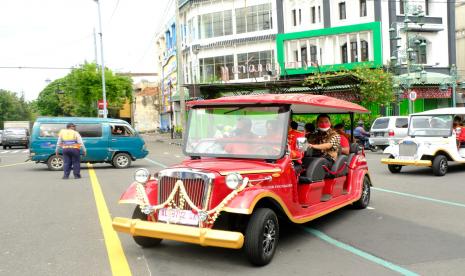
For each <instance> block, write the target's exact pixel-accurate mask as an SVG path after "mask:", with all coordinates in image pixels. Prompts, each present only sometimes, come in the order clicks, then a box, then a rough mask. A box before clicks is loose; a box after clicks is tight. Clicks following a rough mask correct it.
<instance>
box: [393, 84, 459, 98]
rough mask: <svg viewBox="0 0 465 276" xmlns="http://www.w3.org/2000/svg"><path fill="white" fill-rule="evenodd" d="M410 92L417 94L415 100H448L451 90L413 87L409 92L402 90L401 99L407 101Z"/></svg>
mask: <svg viewBox="0 0 465 276" xmlns="http://www.w3.org/2000/svg"><path fill="white" fill-rule="evenodd" d="M410 91H415V92H416V93H417V99H448V98H450V97H451V96H452V88H450V87H449V88H448V89H447V90H446V91H442V90H441V89H439V87H415V88H412V89H410V90H404V91H403V93H402V94H401V96H400V98H401V99H408V95H409V92H410Z"/></svg>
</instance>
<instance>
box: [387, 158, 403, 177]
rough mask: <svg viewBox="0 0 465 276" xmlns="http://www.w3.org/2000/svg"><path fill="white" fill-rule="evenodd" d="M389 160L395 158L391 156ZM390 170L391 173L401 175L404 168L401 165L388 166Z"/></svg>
mask: <svg viewBox="0 0 465 276" xmlns="http://www.w3.org/2000/svg"><path fill="white" fill-rule="evenodd" d="M389 158H390V159H394V156H392V155H390V156H389ZM388 170H389V171H390V172H391V173H400V171H401V170H402V166H401V165H388Z"/></svg>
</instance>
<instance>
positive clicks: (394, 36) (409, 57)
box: [389, 0, 426, 113]
mask: <svg viewBox="0 0 465 276" xmlns="http://www.w3.org/2000/svg"><path fill="white" fill-rule="evenodd" d="M401 1H404V7H405V12H404V13H405V16H404V21H403V26H402V29H403V31H404V33H405V49H404V50H403V51H401V50H400V48H401V46H400V45H399V43H397V41H399V40H401V39H402V38H401V36H400V34H399V33H398V31H399V32H400V30H397V23H395V24H396V26H395V27H396V28H394V27H392V25H391V28H390V29H389V32H390V33H391V38H390V39H391V40H393V41H396V48H397V49H396V50H394V51H392V56H391V58H390V59H391V62H392V64H393V65H394V66H399V68H401V67H402V61H401V59H400V58H398V57H397V56H395V55H394V54H396V53H397V55H399V56H400V54H401V52H403V56H404V58H405V59H406V62H407V64H406V69H407V79H406V83H404V84H403V88H404V89H406V90H407V94H409V93H410V89H411V85H412V83H411V79H412V78H411V76H410V74H411V73H412V72H411V69H412V68H411V67H412V66H417V64H414V63H413V61H414V52H415V50H414V49H413V48H412V46H413V47H415V48H417V49H418V48H419V47H426V44H424V43H421V41H420V40H419V39H415V41H414V44H415V45H411V42H412V41H411V37H410V34H411V33H410V32H409V24H411V23H413V24H418V25H419V26H420V27H423V25H424V23H423V22H422V19H423V18H424V15H423V13H422V11H421V10H420V9H419V8H418V6H416V5H409V4H408V1H406V0H401ZM409 17H413V22H412V20H410V18H409ZM415 37H417V35H415V36H414V37H413V38H415ZM423 71H424V70H422V72H423ZM401 74H402V72H401V70H399V75H401ZM421 76H423V74H421ZM400 87H402V86H400ZM408 109H409V113H412V112H413V109H414V108H413V101H412V100H411V99H410V98H409V99H408Z"/></svg>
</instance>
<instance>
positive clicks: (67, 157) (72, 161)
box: [63, 149, 81, 177]
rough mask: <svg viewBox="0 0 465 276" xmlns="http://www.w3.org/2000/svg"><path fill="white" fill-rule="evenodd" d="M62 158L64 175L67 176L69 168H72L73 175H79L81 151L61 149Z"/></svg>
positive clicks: (69, 171)
mask: <svg viewBox="0 0 465 276" xmlns="http://www.w3.org/2000/svg"><path fill="white" fill-rule="evenodd" d="M63 159H64V162H65V164H64V168H63V170H64V171H65V174H64V177H69V174H70V173H71V169H72V170H73V174H74V177H80V176H81V153H80V151H79V149H63Z"/></svg>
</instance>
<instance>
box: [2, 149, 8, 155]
mask: <svg viewBox="0 0 465 276" xmlns="http://www.w3.org/2000/svg"><path fill="white" fill-rule="evenodd" d="M7 152H9V151H7V150H5V151H2V152H1V154H4V153H7Z"/></svg>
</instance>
